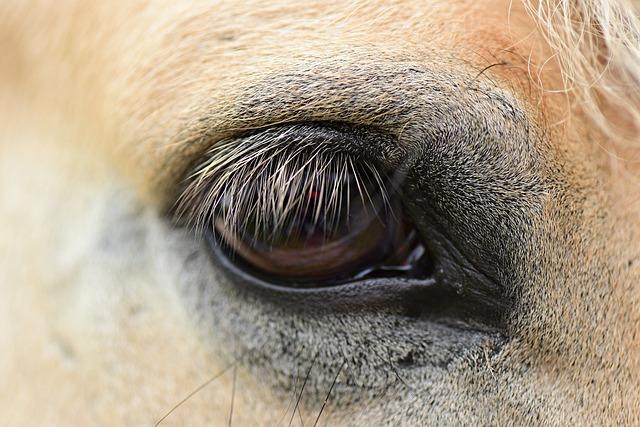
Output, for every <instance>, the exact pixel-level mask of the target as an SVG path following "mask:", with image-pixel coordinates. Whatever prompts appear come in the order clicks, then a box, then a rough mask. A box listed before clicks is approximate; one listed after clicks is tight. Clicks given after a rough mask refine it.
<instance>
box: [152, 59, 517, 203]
mask: <svg viewBox="0 0 640 427" xmlns="http://www.w3.org/2000/svg"><path fill="white" fill-rule="evenodd" d="M336 76H341V77H339V78H338V77H336ZM237 92H239V95H238V96H237V97H236V101H234V102H233V103H232V104H228V105H225V104H222V105H220V104H216V100H215V98H214V99H213V100H212V101H211V102H212V104H211V105H207V104H206V103H205V104H204V105H202V106H200V107H199V108H197V109H195V108H194V111H208V113H206V114H205V115H204V116H202V117H200V118H195V119H193V118H192V120H191V121H190V123H191V124H190V125H187V126H186V127H184V128H183V129H182V131H181V132H180V133H179V134H178V135H176V136H174V137H172V138H171V139H172V140H173V141H174V142H172V143H171V144H170V146H169V147H168V148H167V149H166V150H165V152H166V155H165V157H164V159H165V161H164V163H165V164H163V166H162V167H161V168H159V172H158V176H157V182H158V183H159V185H158V187H161V188H163V189H165V191H167V189H168V190H169V194H167V196H169V197H168V199H167V202H168V203H171V199H173V198H174V197H173V196H171V194H176V192H177V191H178V190H179V185H180V182H179V181H180V179H177V178H178V177H179V176H180V175H182V176H184V175H186V174H188V173H189V171H190V169H191V168H192V167H193V165H194V164H198V163H199V162H200V161H201V159H202V156H203V154H204V152H206V151H207V150H208V149H210V148H211V147H212V146H215V145H216V144H217V143H219V142H220V141H221V140H225V139H229V138H235V137H238V136H240V135H243V134H247V133H250V132H254V131H257V130H259V129H266V128H269V127H273V126H277V125H279V124H286V123H295V122H298V123H305V122H318V121H328V122H331V121H334V122H342V123H349V124H353V125H361V126H366V127H369V128H375V129H379V130H381V131H383V132H385V133H386V134H388V135H391V136H392V137H393V138H395V139H396V140H398V142H399V143H403V142H404V141H407V142H408V143H411V139H413V138H416V137H417V138H422V137H423V136H425V135H419V134H417V133H423V134H424V132H431V131H433V133H434V135H426V137H429V138H432V137H434V136H437V135H435V134H437V133H438V132H442V131H441V130H438V129H437V127H438V126H440V127H442V126H441V124H442V123H447V122H448V123H447V130H446V131H447V132H459V133H461V134H463V133H464V132H466V131H467V130H468V128H469V125H468V123H473V122H479V121H480V120H484V121H487V120H489V121H493V122H494V123H493V124H492V125H491V126H488V127H487V128H488V129H494V130H498V131H500V130H501V129H502V128H512V129H513V128H521V129H524V128H526V127H527V126H528V113H527V112H526V110H525V108H524V107H523V106H522V105H521V103H520V102H519V101H518V100H516V99H515V98H514V97H513V96H512V95H511V94H509V93H508V92H506V91H504V90H502V89H500V88H498V87H495V85H493V83H487V82H485V81H482V80H478V79H474V78H473V73H472V72H470V71H469V72H465V71H464V70H455V71H449V72H446V71H442V70H439V71H436V70H431V69H428V68H425V67H424V66H423V67H419V66H416V65H415V64H400V65H398V64H393V63H392V64H384V63H382V64H358V66H357V67H354V66H351V65H349V64H346V65H340V66H337V65H334V66H333V67H327V66H323V64H322V63H318V64H316V65H315V66H314V65H313V64H312V65H309V64H305V66H304V67H302V69H292V70H290V71H288V72H285V73H275V74H274V75H272V76H270V77H269V78H268V79H267V78H265V79H264V80H262V81H261V82H260V83H254V84H251V85H249V86H248V87H246V88H244V89H241V90H237ZM514 123H515V126H513V124H514ZM460 124H463V125H460ZM167 171H170V172H167ZM176 173H178V175H176Z"/></svg>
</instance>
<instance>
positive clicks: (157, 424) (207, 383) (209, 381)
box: [153, 352, 246, 427]
mask: <svg viewBox="0 0 640 427" xmlns="http://www.w3.org/2000/svg"><path fill="white" fill-rule="evenodd" d="M245 354H246V352H245V353H243V354H242V355H240V356H239V357H237V358H235V359H234V361H233V363H231V364H229V365H228V366H227V367H225V368H224V369H223V370H222V371H220V372H218V373H217V374H215V375H213V376H212V377H211V378H209V379H208V380H207V381H205V382H204V383H202V384H201V385H200V386H198V387H197V388H196V389H195V390H193V391H192V392H191V393H189V394H188V395H186V396H185V397H184V398H183V399H182V400H181V401H179V402H178V403H176V404H175V405H174V406H173V407H172V408H171V409H169V411H167V413H165V414H164V415H163V416H162V417H161V418H160V419H159V420H158V421H156V423H155V424H154V425H153V427H158V426H159V425H160V424H161V423H162V422H163V421H164V420H165V419H167V417H168V416H169V415H171V414H172V413H173V412H174V411H175V410H176V409H178V408H179V407H180V406H182V405H183V404H184V403H185V402H186V401H187V400H189V399H191V398H192V397H193V396H195V395H196V394H198V393H199V392H201V391H202V390H203V389H204V388H206V387H207V386H208V385H209V384H211V383H212V382H214V381H215V380H217V379H218V378H220V377H221V376H223V375H224V374H226V373H227V372H228V371H230V370H231V369H232V368H234V367H236V365H237V364H238V362H239V361H240V359H241V358H242V357H244V355H245Z"/></svg>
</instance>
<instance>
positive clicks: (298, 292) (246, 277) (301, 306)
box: [204, 231, 439, 311]
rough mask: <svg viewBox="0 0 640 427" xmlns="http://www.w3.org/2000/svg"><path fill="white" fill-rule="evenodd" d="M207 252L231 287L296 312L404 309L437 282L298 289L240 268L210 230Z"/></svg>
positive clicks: (384, 280) (378, 281)
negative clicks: (232, 285) (228, 279)
mask: <svg viewBox="0 0 640 427" xmlns="http://www.w3.org/2000/svg"><path fill="white" fill-rule="evenodd" d="M204 237H205V241H206V244H207V246H208V248H209V250H208V251H207V252H208V253H209V254H210V258H211V260H212V262H213V264H214V265H215V266H216V267H218V268H220V269H221V270H222V271H224V272H225V273H227V275H229V276H230V277H232V278H233V279H232V281H233V284H234V285H240V287H241V288H242V289H243V290H245V291H249V292H251V293H254V294H258V295H260V296H261V297H263V298H266V299H267V300H269V301H271V302H274V303H277V304H279V305H285V306H289V307H291V308H295V309H298V310H307V309H312V310H314V311H335V310H341V309H342V310H348V311H353V310H357V309H367V310H371V309H374V310H375V309H379V308H389V307H392V306H398V307H404V306H405V305H406V303H407V301H408V300H410V299H412V298H413V297H415V295H417V294H420V293H423V292H425V291H426V290H434V289H435V288H436V287H439V286H438V281H437V280H436V279H435V278H434V277H427V278H420V279H417V278H404V277H393V278H389V277H381V278H371V279H363V280H353V281H349V282H345V283H341V284H339V285H334V286H322V287H307V288H297V287H291V286H286V285H282V284H276V283H272V282H269V281H266V280H264V279H261V278H259V277H256V276H254V275H253V274H251V273H250V272H248V271H246V270H244V269H242V268H240V267H239V266H238V264H237V262H236V261H235V260H231V259H230V258H229V255H228V252H227V251H226V250H225V249H224V247H223V244H222V243H221V242H220V241H219V240H218V238H217V237H216V236H215V234H214V233H213V232H212V231H206V232H205V234H204Z"/></svg>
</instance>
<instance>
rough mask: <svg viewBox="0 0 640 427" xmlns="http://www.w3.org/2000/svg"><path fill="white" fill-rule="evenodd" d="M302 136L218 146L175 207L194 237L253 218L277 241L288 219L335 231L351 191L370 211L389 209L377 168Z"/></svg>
mask: <svg viewBox="0 0 640 427" xmlns="http://www.w3.org/2000/svg"><path fill="white" fill-rule="evenodd" d="M305 131H306V132H307V133H308V129H302V128H301V126H289V127H287V128H286V129H284V130H283V129H272V130H267V131H264V132H261V133H259V134H255V135H250V136H247V137H244V138H242V139H228V140H223V141H221V142H219V143H218V144H216V145H215V146H214V147H212V148H211V149H210V150H209V151H208V152H207V153H206V156H205V157H206V160H205V161H204V162H203V163H202V164H200V165H199V166H198V167H197V168H196V170H195V172H194V173H193V174H192V175H191V176H190V177H189V178H188V180H187V186H186V188H185V190H184V191H183V192H182V194H181V196H180V197H179V199H178V201H177V203H176V206H175V208H174V212H175V214H176V218H177V219H178V220H179V221H184V222H185V223H186V224H188V225H189V226H191V227H194V228H195V229H196V231H197V232H202V231H203V230H204V227H207V226H210V224H212V221H214V220H218V221H222V222H223V224H224V227H225V229H226V230H228V231H229V232H231V233H235V232H237V231H239V230H240V229H241V227H242V226H243V224H244V223H246V221H247V220H248V219H249V218H252V219H253V220H254V221H255V227H256V229H257V230H259V231H260V232H264V233H271V234H277V233H279V232H281V231H282V229H283V227H285V226H286V225H287V220H288V219H290V218H291V217H292V216H298V215H302V214H311V215H312V218H313V221H314V222H315V223H316V224H318V223H319V222H320V221H322V222H323V223H324V224H327V225H328V226H329V227H334V226H335V225H336V224H337V222H338V221H339V218H340V212H343V211H342V209H343V208H346V209H347V211H348V209H349V208H350V206H349V203H350V199H351V192H352V191H353V190H354V189H353V188H352V187H355V190H356V191H357V196H358V197H359V198H360V200H361V202H362V204H363V206H365V209H369V208H370V209H373V212H379V211H380V208H381V207H382V208H384V209H388V208H390V202H389V195H388V193H387V190H386V188H385V185H384V180H383V177H382V175H381V174H380V172H379V171H378V170H377V169H376V168H375V167H374V166H373V165H371V164H369V163H367V162H364V161H362V160H359V161H358V162H354V159H353V158H352V156H350V155H349V154H348V153H346V152H343V151H336V149H335V144H334V145H333V146H330V144H323V143H322V141H319V140H318V138H317V137H316V138H312V137H309V136H307V137H300V135H305ZM351 181H353V182H351ZM352 184H354V185H352ZM368 188H369V189H372V188H373V190H374V191H375V192H376V194H379V198H380V199H381V200H380V201H379V202H378V204H382V206H376V204H375V203H376V202H375V201H374V199H375V196H376V195H372V194H370V191H369V190H368ZM312 189H320V191H319V195H320V197H321V200H319V203H317V204H316V206H315V207H313V208H312V207H311V206H310V204H309V199H308V198H307V197H306V194H307V193H308V192H309V191H311V190H312ZM344 194H346V196H347V197H346V198H345V197H344ZM343 199H344V200H343ZM345 201H346V206H343V204H344V203H345ZM310 209H313V211H312V212H311V211H310Z"/></svg>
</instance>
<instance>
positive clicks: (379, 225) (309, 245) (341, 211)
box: [213, 166, 424, 287]
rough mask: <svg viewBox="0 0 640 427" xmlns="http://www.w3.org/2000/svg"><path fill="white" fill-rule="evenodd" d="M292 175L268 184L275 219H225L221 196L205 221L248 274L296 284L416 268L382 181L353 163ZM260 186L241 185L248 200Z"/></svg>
mask: <svg viewBox="0 0 640 427" xmlns="http://www.w3.org/2000/svg"><path fill="white" fill-rule="evenodd" d="M300 176H301V177H300V180H299V182H298V183H297V184H298V185H295V186H291V187H287V188H273V189H272V191H274V192H276V193H277V192H279V191H284V192H285V194H279V195H278V194H276V195H274V197H273V200H272V203H276V200H280V202H281V203H282V204H283V211H282V215H281V216H279V217H273V216H269V215H268V213H267V212H264V211H261V210H252V211H251V213H250V215H249V216H248V217H247V218H246V220H245V221H243V223H242V224H240V225H239V226H235V227H233V226H232V225H230V224H229V221H225V218H227V217H228V216H229V211H230V210H231V211H232V210H233V209H235V208H236V207H235V206H233V204H232V203H233V202H232V201H226V202H225V201H223V202H222V204H221V205H222V206H223V208H222V209H221V210H220V211H219V212H218V213H217V214H216V215H215V217H214V224H213V227H214V229H215V233H216V234H217V235H218V236H219V239H220V241H221V242H222V243H223V244H224V245H225V246H226V247H227V248H228V249H229V250H230V251H231V252H232V254H231V256H232V257H233V258H234V260H235V261H236V262H240V263H242V264H243V266H244V268H245V269H250V270H252V273H253V274H254V275H259V276H261V277H263V278H265V279H268V280H270V281H272V282H280V283H286V284H288V285H289V286H299V287H304V286H308V285H312V286H323V285H324V286H326V285H336V284H339V283H341V282H344V281H350V280H357V279H363V278H365V277H372V276H374V277H379V276H383V275H389V274H410V273H411V272H415V271H416V269H417V267H418V264H417V263H416V261H417V260H419V259H420V258H421V257H422V255H423V254H424V248H423V246H422V245H421V244H420V241H419V239H418V235H417V233H416V231H415V230H414V229H413V228H412V227H411V225H410V223H409V222H408V221H407V220H406V219H405V218H404V216H403V212H402V205H401V203H400V201H399V198H398V197H397V196H398V194H397V193H395V192H393V191H389V188H391V185H390V180H388V179H381V178H380V177H379V176H378V175H377V172H376V171H374V170H373V169H371V168H367V167H358V166H354V167H353V168H351V169H350V170H347V169H342V170H338V171H337V172H336V170H334V171H333V172H325V173H321V174H320V176H317V175H315V174H314V173H313V172H309V171H304V172H303V173H301V174H300ZM248 185H249V186H251V185H252V183H249V184H248ZM262 190H264V189H263V188H262V187H261V186H259V185H256V186H255V188H254V189H250V190H249V193H250V196H249V200H250V203H249V205H252V206H256V205H260V203H261V201H260V199H261V198H262V196H263V195H262V194H260V191H262ZM299 193H300V194H299Z"/></svg>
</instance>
